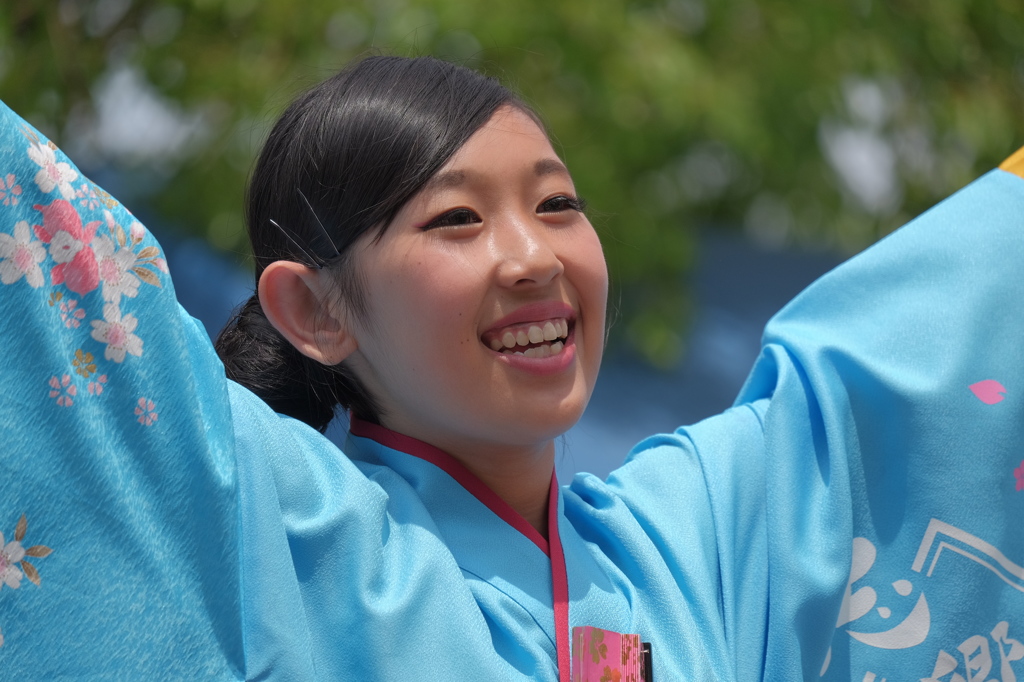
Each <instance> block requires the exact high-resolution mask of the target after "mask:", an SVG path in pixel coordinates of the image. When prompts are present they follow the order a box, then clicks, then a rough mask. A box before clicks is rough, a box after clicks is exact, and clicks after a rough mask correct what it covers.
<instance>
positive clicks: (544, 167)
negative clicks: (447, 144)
mask: <svg viewBox="0 0 1024 682" xmlns="http://www.w3.org/2000/svg"><path fill="white" fill-rule="evenodd" d="M515 171H528V172H530V173H531V174H533V175H537V176H543V175H549V174H553V173H563V174H565V175H568V171H567V170H566V168H565V164H563V163H562V161H561V160H560V159H559V158H558V155H557V154H555V150H554V149H553V148H552V146H551V142H550V141H549V140H548V136H547V134H545V132H544V131H543V130H542V129H541V127H540V125H538V123H537V122H536V121H535V120H534V119H533V117H531V116H530V115H529V114H527V113H526V112H524V111H522V110H521V109H519V108H517V107H512V106H505V107H502V108H501V109H498V111H496V112H495V113H494V115H493V116H491V118H490V119H489V120H488V121H487V123H485V124H484V125H483V126H481V127H480V129H479V130H477V131H476V132H475V133H473V135H471V136H470V138H469V139H468V140H466V143H465V144H464V145H462V147H460V148H459V150H458V151H457V152H455V154H453V155H452V157H451V158H450V159H449V160H448V162H447V163H446V164H445V165H444V166H442V167H441V169H440V170H439V171H438V172H437V174H436V175H434V177H433V178H431V179H430V181H428V182H427V184H426V185H425V186H424V189H425V190H428V191H430V190H434V191H437V190H443V189H448V188H451V187H457V186H460V185H463V184H465V183H466V182H467V181H469V180H471V179H473V177H474V176H477V175H480V174H494V173H502V172H515Z"/></svg>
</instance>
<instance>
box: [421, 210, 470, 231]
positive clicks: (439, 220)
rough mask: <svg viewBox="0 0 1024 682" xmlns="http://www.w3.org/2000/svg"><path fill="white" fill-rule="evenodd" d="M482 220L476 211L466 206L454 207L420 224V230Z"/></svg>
mask: <svg viewBox="0 0 1024 682" xmlns="http://www.w3.org/2000/svg"><path fill="white" fill-rule="evenodd" d="M479 222H483V221H482V219H481V218H480V216H478V215H477V214H476V212H474V211H471V210H470V209H468V208H456V209H453V210H451V211H446V212H445V213H442V214H441V215H439V216H437V217H436V218H432V219H431V220H429V221H427V222H426V223H425V224H423V225H422V226H420V229H421V230H432V229H434V228H437V227H456V226H460V225H472V224H474V223H479Z"/></svg>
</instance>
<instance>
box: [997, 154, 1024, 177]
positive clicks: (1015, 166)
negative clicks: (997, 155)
mask: <svg viewBox="0 0 1024 682" xmlns="http://www.w3.org/2000/svg"><path fill="white" fill-rule="evenodd" d="M999 167H1000V168H1001V169H1003V170H1004V171H1006V172H1007V173H1013V174H1014V175H1018V176H1020V177H1022V178H1024V147H1021V148H1020V149H1018V150H1017V151H1016V152H1014V153H1013V155H1012V156H1010V158H1008V159H1007V160H1006V161H1003V162H1002V163H1001V164H999Z"/></svg>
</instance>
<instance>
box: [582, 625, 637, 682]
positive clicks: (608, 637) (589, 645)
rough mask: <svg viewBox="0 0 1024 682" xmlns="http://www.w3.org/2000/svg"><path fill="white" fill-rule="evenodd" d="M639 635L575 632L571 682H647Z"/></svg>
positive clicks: (587, 628) (584, 629)
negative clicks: (645, 681)
mask: <svg viewBox="0 0 1024 682" xmlns="http://www.w3.org/2000/svg"><path fill="white" fill-rule="evenodd" d="M641 646H642V643H641V641H640V635H624V634H621V633H618V632H613V631H611V630H602V629H601V628H595V627H591V626H589V625H588V626H585V627H575V628H573V629H572V674H571V679H572V682H644V679H645V675H644V665H643V661H644V659H643V656H642V654H641Z"/></svg>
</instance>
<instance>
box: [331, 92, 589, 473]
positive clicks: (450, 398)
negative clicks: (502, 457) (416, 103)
mask: <svg viewBox="0 0 1024 682" xmlns="http://www.w3.org/2000/svg"><path fill="white" fill-rule="evenodd" d="M579 208H580V206H579V202H578V200H577V198H576V194H575V189H574V187H573V184H572V179H571V177H570V176H569V174H568V171H566V169H565V166H564V165H563V164H562V162H561V161H560V160H559V159H558V156H557V155H556V154H555V152H554V150H553V149H552V147H551V144H550V142H549V141H548V139H547V136H546V135H545V134H544V132H543V131H541V129H540V128H539V127H538V125H537V124H536V123H535V122H534V121H533V119H531V118H530V117H529V116H528V115H526V114H525V113H523V112H522V111H520V110H519V109H515V108H511V107H505V108H502V109H499V110H498V112H497V113H495V115H494V116H493V117H492V118H491V119H490V121H488V123H487V124H485V125H484V126H483V127H482V128H480V129H479V130H478V131H477V132H476V133H474V134H473V136H472V137H470V138H469V140H468V141H467V142H466V144H465V145H464V146H463V147H462V148H461V149H460V150H459V151H458V152H456V154H455V155H454V156H453V157H452V158H451V159H450V160H449V161H448V163H447V164H445V166H444V167H443V168H442V169H441V170H440V171H439V172H438V173H437V175H435V176H434V178H433V179H432V180H431V181H430V182H428V184H427V185H426V186H425V187H424V188H423V189H422V190H421V191H420V192H419V193H418V194H417V195H416V196H414V197H413V199H412V200H411V201H409V202H408V203H407V204H406V205H405V206H404V207H403V208H402V210H401V211H400V212H399V213H398V215H397V216H396V217H395V220H394V221H393V222H392V224H391V225H390V227H389V228H388V229H387V231H386V232H385V233H384V235H383V236H382V237H381V239H380V240H379V241H376V242H375V241H374V240H373V238H372V236H369V235H364V236H363V237H362V238H361V239H360V241H359V242H357V244H356V245H355V247H354V248H355V249H356V251H355V253H354V258H353V263H354V267H356V268H357V270H358V273H359V277H360V279H361V280H362V285H363V287H364V289H365V292H366V314H365V315H363V316H360V319H355V320H350V323H349V328H350V330H351V332H352V334H353V335H354V337H355V340H356V343H357V346H358V348H357V350H356V351H355V352H354V353H353V354H352V355H351V356H350V357H349V359H348V362H349V364H350V366H351V367H352V369H353V370H354V371H355V372H356V374H357V376H358V377H359V378H360V379H361V380H362V381H363V382H364V384H365V385H366V387H367V388H368V389H369V390H370V392H371V393H372V394H373V396H374V397H375V398H376V399H377V400H378V401H379V404H380V406H381V409H382V421H383V424H384V426H387V427H388V428H391V429H393V430H395V431H398V432H400V433H403V434H405V435H408V436H412V437H414V438H418V439H420V440H423V441H426V442H428V443H430V444H432V445H434V446H436V447H439V448H441V449H443V450H445V451H447V452H449V453H450V454H452V455H454V456H455V457H457V458H459V459H462V460H463V461H464V462H467V460H471V459H472V458H474V457H476V456H477V455H478V453H487V452H493V453H501V452H503V451H516V450H519V451H526V450H528V451H533V452H540V451H542V450H543V451H544V452H547V453H553V446H552V439H553V438H554V437H556V436H558V435H560V434H562V433H564V432H565V431H567V430H568V429H569V428H570V427H571V426H572V425H573V424H574V423H576V421H577V420H578V419H579V418H580V415H581V414H582V413H583V409H584V407H586V404H587V401H588V400H589V399H590V395H591V392H592V390H593V387H594V382H595V380H596V378H597V373H598V368H599V365H600V362H601V353H602V350H603V341H604V322H605V302H606V298H607V293H608V276H607V270H606V267H605V261H604V255H603V253H602V251H601V245H600V242H599V241H598V238H597V235H596V233H595V232H594V229H593V227H592V226H591V225H590V222H589V221H588V220H587V218H586V216H585V215H584V214H583V213H582V212H581V211H580V210H579Z"/></svg>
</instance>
